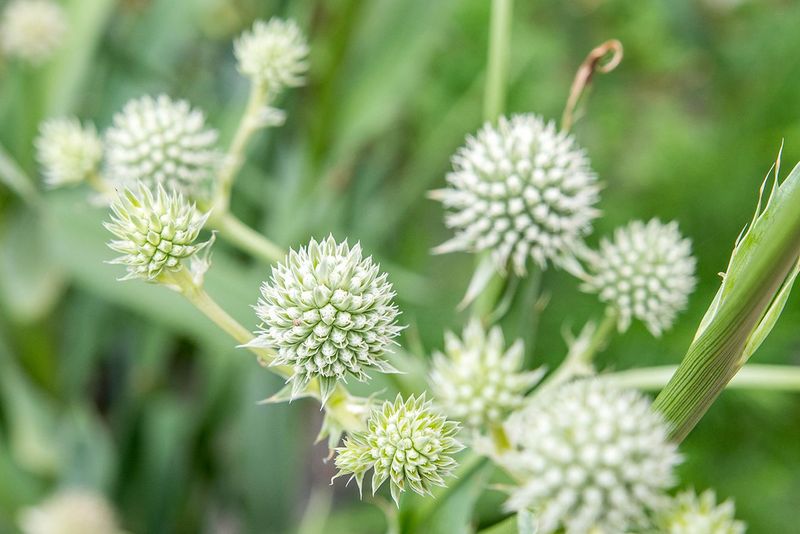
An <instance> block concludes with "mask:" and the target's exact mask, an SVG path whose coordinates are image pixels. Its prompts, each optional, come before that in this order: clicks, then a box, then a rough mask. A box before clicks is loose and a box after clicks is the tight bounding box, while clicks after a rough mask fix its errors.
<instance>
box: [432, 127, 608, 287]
mask: <svg viewBox="0 0 800 534" xmlns="http://www.w3.org/2000/svg"><path fill="white" fill-rule="evenodd" d="M447 182H448V183H449V185H450V187H448V188H446V189H441V190H437V191H432V192H431V194H430V196H431V197H432V198H434V199H436V200H439V201H441V202H442V204H443V205H444V207H445V208H446V209H448V210H450V211H449V213H448V214H447V215H446V217H445V224H446V225H447V226H448V227H449V228H452V229H453V230H455V236H454V237H453V238H452V239H450V240H449V241H447V242H445V243H443V244H442V245H440V246H439V247H437V248H436V249H435V251H436V252H452V251H458V250H463V251H467V252H481V251H484V250H486V251H490V252H491V255H492V258H493V259H494V260H495V263H496V264H497V267H498V268H499V269H500V270H501V271H505V270H506V269H507V268H508V264H509V261H510V262H511V264H512V266H513V268H514V270H515V271H516V272H517V273H518V274H524V273H525V271H526V264H527V261H528V258H529V257H530V258H533V259H534V261H535V262H536V263H537V264H538V265H539V266H540V267H542V268H544V267H545V266H546V265H547V262H548V261H552V262H554V263H556V264H564V263H566V262H572V261H573V260H574V257H575V252H576V249H578V248H579V247H580V245H581V244H582V243H583V237H584V236H585V235H586V234H588V233H589V232H590V230H591V223H592V221H593V220H594V219H595V218H596V217H597V216H598V214H599V212H598V210H597V209H595V207H594V205H595V204H596V203H597V201H598V200H599V190H600V186H599V185H598V183H597V177H596V176H595V174H594V172H592V170H591V169H590V167H589V159H588V157H587V156H586V153H585V152H584V151H583V150H582V149H581V148H579V147H578V146H577V144H576V143H575V140H574V139H573V138H572V136H571V135H569V134H567V133H565V132H558V131H557V130H556V127H555V125H554V124H553V123H552V122H550V123H545V122H544V120H542V119H541V118H540V117H538V116H536V115H531V114H526V115H516V116H514V117H512V118H511V119H506V118H504V117H501V118H500V120H499V122H498V124H497V126H493V125H491V124H488V123H487V124H486V125H485V126H484V127H483V128H482V129H481V130H480V131H479V132H478V134H477V135H476V136H474V137H472V136H470V137H468V138H467V143H466V145H465V146H463V147H462V148H460V149H459V150H458V152H456V154H455V156H453V171H452V172H450V173H449V174H448V175H447Z"/></svg>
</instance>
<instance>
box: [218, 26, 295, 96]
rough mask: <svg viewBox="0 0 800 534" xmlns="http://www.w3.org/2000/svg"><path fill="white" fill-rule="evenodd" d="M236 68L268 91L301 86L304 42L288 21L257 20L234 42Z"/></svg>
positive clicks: (274, 91)
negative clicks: (237, 63)
mask: <svg viewBox="0 0 800 534" xmlns="http://www.w3.org/2000/svg"><path fill="white" fill-rule="evenodd" d="M234 53H235V54H236V59H237V61H238V62H239V71H240V72H241V73H242V74H244V75H245V76H247V77H249V78H250V79H252V80H253V81H254V82H255V83H259V84H264V86H265V87H266V88H267V89H268V90H269V91H270V92H272V93H276V92H278V91H280V90H282V89H283V88H284V87H295V86H298V85H302V83H303V76H304V75H305V72H306V71H307V70H308V63H307V61H306V56H308V43H307V42H306V38H305V36H303V32H302V31H300V28H298V26H297V24H295V23H294V21H291V20H281V19H279V18H274V17H273V18H271V19H270V20H269V21H268V22H264V21H263V20H257V21H256V22H255V23H254V24H253V27H252V29H251V30H250V31H246V32H244V33H243V34H242V35H241V36H240V37H239V38H238V39H237V40H236V42H235V44H234Z"/></svg>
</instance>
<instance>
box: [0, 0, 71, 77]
mask: <svg viewBox="0 0 800 534" xmlns="http://www.w3.org/2000/svg"><path fill="white" fill-rule="evenodd" d="M67 26H68V25H67V15H66V13H64V10H63V9H62V8H61V6H59V5H58V4H56V3H55V2H51V1H50V0H15V1H13V2H11V3H9V4H8V5H6V7H5V9H4V10H3V15H2V20H0V48H2V50H3V52H5V53H6V54H8V56H9V57H15V58H19V59H21V60H23V61H27V62H28V63H30V64H32V65H40V64H42V63H44V62H45V61H47V60H48V59H50V58H51V57H52V56H53V54H54V53H55V52H56V50H58V47H59V46H61V43H62V42H63V41H64V37H65V34H66V33H67Z"/></svg>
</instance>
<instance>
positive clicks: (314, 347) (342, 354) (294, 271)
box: [252, 236, 401, 402]
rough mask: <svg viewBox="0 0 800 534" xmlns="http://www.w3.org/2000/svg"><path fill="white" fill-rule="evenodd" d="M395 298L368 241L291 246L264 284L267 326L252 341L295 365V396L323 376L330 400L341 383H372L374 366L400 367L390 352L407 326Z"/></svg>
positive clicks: (262, 315)
mask: <svg viewBox="0 0 800 534" xmlns="http://www.w3.org/2000/svg"><path fill="white" fill-rule="evenodd" d="M394 295H395V293H394V291H393V290H392V284H391V283H389V281H388V280H387V276H386V273H381V272H380V270H379V267H378V265H376V264H375V263H374V262H373V261H372V257H366V258H363V257H362V255H361V245H359V244H356V245H355V246H353V247H350V246H348V244H347V242H346V241H345V242H343V243H336V241H335V240H334V239H333V237H332V236H330V237H328V238H327V239H325V240H323V241H322V242H320V243H318V242H317V241H315V240H314V239H312V240H311V242H310V243H309V244H308V246H307V247H302V248H300V249H299V250H297V251H294V250H291V251H289V254H288V255H287V256H286V259H285V260H284V261H283V262H281V263H279V264H277V265H275V266H274V267H273V268H272V276H271V278H270V280H269V281H268V282H264V284H263V285H262V286H261V298H260V299H259V301H258V305H257V306H256V314H257V315H258V318H259V319H260V320H261V322H262V325H261V330H260V331H259V332H257V335H258V337H257V338H256V339H255V340H254V342H253V343H252V344H253V346H260V347H266V348H271V349H274V350H276V351H277V357H276V358H275V360H274V363H275V365H290V366H292V367H293V369H294V375H293V376H292V378H291V379H290V380H291V382H292V386H293V388H292V389H293V393H292V394H293V395H297V394H299V393H300V392H301V391H302V390H303V389H304V388H305V386H306V384H307V383H308V381H309V380H311V379H314V378H316V379H318V380H319V386H320V393H321V397H322V400H323V402H325V400H326V399H327V398H328V396H329V395H330V393H331V392H332V391H333V389H334V387H335V386H336V381H337V380H346V378H347V377H348V376H353V377H355V378H356V379H357V380H360V381H365V380H367V379H368V378H369V377H368V376H367V370H369V369H378V370H380V371H382V372H394V371H395V369H394V368H393V367H392V366H391V365H389V364H388V363H387V362H386V361H385V360H384V359H383V357H382V356H383V353H384V352H385V351H386V350H387V348H388V346H389V344H390V343H392V341H393V339H394V338H395V337H396V336H397V335H398V334H399V333H400V330H401V327H400V326H398V325H397V321H396V319H397V316H398V314H399V312H398V309H397V306H396V305H395V304H394V302H393V298H394Z"/></svg>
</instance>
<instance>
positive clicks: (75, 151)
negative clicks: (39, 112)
mask: <svg viewBox="0 0 800 534" xmlns="http://www.w3.org/2000/svg"><path fill="white" fill-rule="evenodd" d="M36 156H37V160H38V161H39V165H41V167H42V172H43V174H44V181H45V183H46V184H47V185H49V186H50V187H58V186H62V185H69V184H76V183H79V182H82V181H84V180H86V179H88V178H89V177H90V176H91V175H92V174H93V173H95V172H96V171H97V168H98V165H99V164H100V160H101V159H102V157H103V143H102V142H101V141H100V138H99V137H98V135H97V130H95V127H94V125H92V124H89V125H87V126H85V127H84V126H81V123H80V122H79V121H78V120H77V119H74V118H69V119H65V118H61V119H50V120H48V121H45V122H44V123H42V125H41V126H40V127H39V136H38V137H37V138H36Z"/></svg>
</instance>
